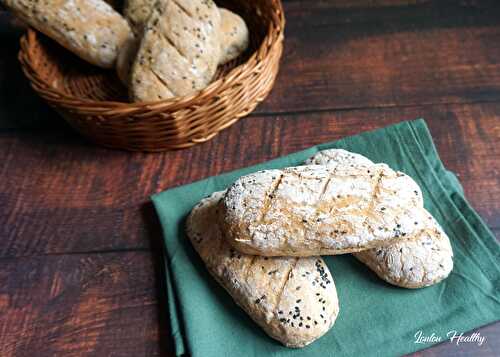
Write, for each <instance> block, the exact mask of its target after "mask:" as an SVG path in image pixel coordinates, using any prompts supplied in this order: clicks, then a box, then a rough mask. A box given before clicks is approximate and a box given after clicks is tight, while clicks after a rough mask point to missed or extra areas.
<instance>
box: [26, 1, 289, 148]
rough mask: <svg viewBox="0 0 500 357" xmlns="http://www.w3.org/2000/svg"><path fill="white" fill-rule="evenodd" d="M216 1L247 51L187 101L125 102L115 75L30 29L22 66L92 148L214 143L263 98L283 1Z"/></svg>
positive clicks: (274, 60)
mask: <svg viewBox="0 0 500 357" xmlns="http://www.w3.org/2000/svg"><path fill="white" fill-rule="evenodd" d="M217 3H218V5H219V6H223V7H226V8H228V9H230V10H232V11H234V12H236V13H238V14H240V15H241V16H242V17H243V18H244V19H245V21H246V23H247V25H248V27H249V30H250V46H249V49H248V50H247V51H246V53H244V54H243V55H241V56H240V57H239V58H237V59H236V60H234V61H232V62H230V63H228V64H226V65H224V66H221V67H219V68H218V70H217V76H216V80H214V82H213V83H211V84H210V85H209V86H208V87H207V88H205V89H204V90H202V91H201V92H198V93H196V94H193V95H190V96H187V97H181V98H174V99H168V100H163V101H159V102H151V103H133V104H132V103H127V90H126V88H125V87H124V86H123V85H121V83H120V81H119V80H118V78H117V77H116V75H115V73H114V71H110V70H103V69H100V68H97V67H94V66H92V65H90V64H87V63H84V62H83V61H82V60H80V59H78V58H77V57H76V56H74V55H72V54H71V53H69V52H68V51H66V50H64V49H62V48H61V47H60V46H58V45H57V44H55V43H54V42H53V41H51V40H49V39H47V38H46V37H45V36H43V35H41V34H39V33H37V32H35V31H34V30H32V29H29V30H28V32H27V33H26V34H25V35H24V36H23V38H22V39H21V50H20V52H19V61H20V62H21V65H22V68H23V71H24V73H25V74H26V76H27V77H28V79H29V80H30V81H31V85H32V87H33V88H34V89H35V91H36V92H37V93H38V94H39V95H40V96H41V97H42V98H44V99H45V100H46V101H47V102H48V103H49V104H50V105H51V106H52V107H54V108H55V109H56V110H57V111H58V112H59V113H60V114H61V115H62V116H63V117H64V118H65V119H66V120H67V121H68V122H69V123H70V124H71V125H72V126H73V127H74V128H75V129H77V130H78V131H79V132H81V133H82V134H83V135H85V136H86V137H88V138H90V139H91V140H93V141H95V142H96V143H98V144H100V145H104V146H107V147H113V148H120V149H127V150H135V151H163V150H169V149H180V148H186V147H189V146H192V145H194V144H197V143H201V142H204V141H207V140H209V139H211V138H212V137H214V136H215V135H216V134H217V133H218V132H219V131H221V130H222V129H224V128H227V127H228V126H230V125H231V124H233V123H235V122H236V121H237V120H238V119H239V118H241V117H243V116H245V115H247V114H248V113H250V112H251V111H252V110H253V109H254V108H255V107H256V106H257V104H258V103H259V102H261V101H262V100H264V98H265V97H266V96H267V94H268V93H269V91H270V90H271V88H272V86H273V84H274V80H275V78H276V75H277V72H278V68H279V60H280V57H281V53H282V50H283V30H284V25H285V19H284V15H283V9H282V6H281V2H280V0H252V1H246V0H239V1H236V0H232V1H217Z"/></svg>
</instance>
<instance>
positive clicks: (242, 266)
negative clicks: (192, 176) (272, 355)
mask: <svg viewBox="0 0 500 357" xmlns="http://www.w3.org/2000/svg"><path fill="white" fill-rule="evenodd" d="M223 195H224V192H216V193H214V194H213V195H211V196H210V197H208V198H205V199H203V200H202V201H201V202H200V203H199V204H198V205H196V206H195V207H194V208H193V210H192V211H191V214H190V215H189V217H188V219H187V222H186V231H187V235H188V237H189V239H190V240H191V243H192V244H193V246H194V248H195V250H196V251H197V252H198V254H199V255H200V257H201V258H202V260H203V262H204V263H205V265H206V267H207V268H208V271H209V272H210V274H211V275H212V276H213V277H214V278H215V280H217V281H218V282H219V283H220V284H221V285H222V286H223V287H224V288H225V289H226V290H227V292H228V293H229V294H230V295H231V296H232V298H233V299H234V300H235V302H236V303H237V304H238V305H239V306H240V307H241V308H243V310H245V312H246V313H247V314H248V315H249V316H250V317H251V318H252V319H253V320H254V321H255V322H256V323H257V324H258V325H259V326H261V327H262V328H263V329H264V331H266V333H267V334H269V335H270V336H271V337H273V338H275V339H276V340H278V341H280V342H281V343H283V344H284V345H286V346H288V347H303V346H305V345H307V344H309V343H311V342H313V341H314V340H316V339H317V338H319V337H321V336H322V335H324V334H325V333H326V332H327V331H328V330H329V329H330V328H331V327H332V326H333V324H334V322H335V319H336V318H337V315H338V312H339V305H338V298H337V291H336V289H335V284H334V282H333V278H332V276H331V274H330V271H329V270H328V267H327V266H326V264H325V262H324V261H323V259H321V258H320V257H309V258H293V257H277V258H267V257H259V256H251V255H246V254H242V253H239V252H237V251H235V250H234V249H233V248H231V246H230V245H228V244H227V242H226V241H225V240H224V239H223V232H222V231H221V229H220V228H219V226H218V225H217V223H216V222H217V220H216V218H217V211H216V210H217V205H218V202H219V201H220V200H221V199H222V197H223Z"/></svg>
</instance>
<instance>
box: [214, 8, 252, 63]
mask: <svg viewBox="0 0 500 357" xmlns="http://www.w3.org/2000/svg"><path fill="white" fill-rule="evenodd" d="M219 10H220V14H221V29H220V37H221V50H222V51H221V58H220V59H219V64H224V63H227V62H229V61H232V60H233V59H235V58H237V57H238V56H239V55H241V54H242V53H243V52H245V50H246V49H247V47H248V43H249V40H250V39H249V32H248V27H247V25H246V23H245V21H244V20H243V19H242V18H241V17H240V16H239V15H237V14H235V13H234V12H231V11H229V10H227V9H224V8H219Z"/></svg>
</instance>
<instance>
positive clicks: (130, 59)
mask: <svg viewBox="0 0 500 357" xmlns="http://www.w3.org/2000/svg"><path fill="white" fill-rule="evenodd" d="M155 2H156V0H128V1H127V2H126V3H125V8H124V14H125V16H126V17H127V19H128V20H129V21H130V23H131V24H132V28H133V29H134V32H135V33H136V37H137V39H134V40H133V41H128V42H126V43H125V44H124V46H123V48H122V50H121V51H120V54H119V56H118V61H117V65H116V68H117V73H118V77H119V78H120V80H121V81H122V83H123V84H125V85H126V86H128V85H129V74H130V69H131V68H132V65H133V63H134V60H135V58H136V56H137V51H138V49H139V45H140V38H142V32H143V29H144V24H145V23H146V22H147V20H148V18H149V16H150V15H151V10H152V8H153V5H154V3H155ZM219 12H220V17H221V19H220V29H219V31H218V32H217V36H219V41H220V46H221V48H220V54H219V55H220V58H219V60H218V62H217V64H218V65H221V64H225V63H227V62H229V61H231V60H233V59H235V58H236V57H238V56H239V55H240V54H242V53H243V52H244V51H245V50H246V49H247V47H248V42H249V33H248V28H247V26H246V24H245V21H243V19H242V18H241V17H240V16H238V15H237V14H235V13H233V12H231V11H229V10H227V9H223V8H220V9H219Z"/></svg>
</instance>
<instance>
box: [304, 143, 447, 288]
mask: <svg viewBox="0 0 500 357" xmlns="http://www.w3.org/2000/svg"><path fill="white" fill-rule="evenodd" d="M306 164H308V165H329V166H333V167H334V166H339V165H354V166H356V167H358V168H363V169H365V170H366V169H367V168H369V167H371V166H373V165H374V163H373V162H372V161H370V160H369V159H368V158H366V157H364V156H362V155H359V154H355V153H351V152H349V151H346V150H342V149H330V150H323V151H320V152H319V153H317V154H316V155H314V156H313V157H312V158H310V159H309V160H307V161H306ZM413 203H414V204H415V205H416V206H417V207H422V206H423V201H422V200H415V201H413ZM422 224H423V225H424V229H423V230H421V231H420V232H418V233H417V234H416V236H415V238H414V239H411V240H409V241H406V242H400V243H395V244H391V245H388V246H385V247H380V248H373V249H368V250H365V251H362V252H358V253H354V256H355V257H356V258H357V259H359V260H360V261H362V262H363V263H364V264H366V265H367V266H368V267H369V268H370V269H372V270H373V271H374V272H375V273H376V274H377V275H378V276H379V277H380V278H382V279H383V280H385V281H387V282H389V283H391V284H394V285H397V286H401V287H404V288H421V287H425V286H429V285H433V284H436V283H438V282H440V281H441V280H443V279H445V278H446V277H447V276H448V275H449V274H450V272H451V270H452V269H453V251H452V248H451V244H450V240H449V238H448V236H447V235H446V233H444V231H443V229H442V228H441V226H440V225H439V223H437V222H436V220H435V219H434V218H433V217H432V216H431V215H430V214H428V217H427V219H426V220H424V221H423V222H422Z"/></svg>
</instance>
